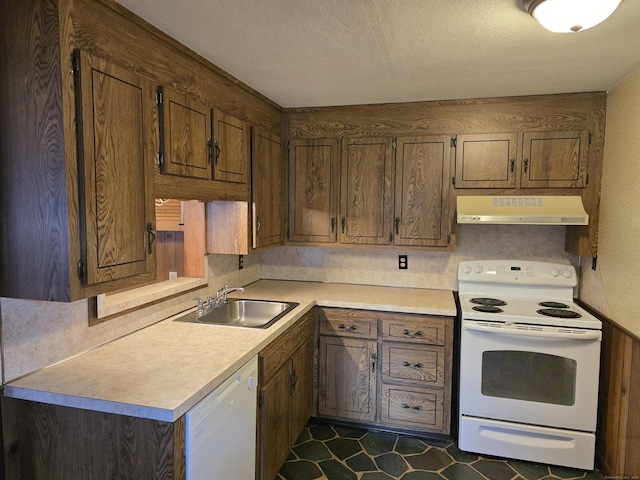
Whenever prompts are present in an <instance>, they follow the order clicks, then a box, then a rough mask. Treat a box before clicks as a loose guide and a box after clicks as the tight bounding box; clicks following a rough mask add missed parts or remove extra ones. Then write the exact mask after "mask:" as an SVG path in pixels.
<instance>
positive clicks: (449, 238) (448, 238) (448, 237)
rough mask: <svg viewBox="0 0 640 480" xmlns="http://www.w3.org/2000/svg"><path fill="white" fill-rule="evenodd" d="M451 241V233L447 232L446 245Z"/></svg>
mask: <svg viewBox="0 0 640 480" xmlns="http://www.w3.org/2000/svg"><path fill="white" fill-rule="evenodd" d="M450 243H451V233H447V245H449V244H450Z"/></svg>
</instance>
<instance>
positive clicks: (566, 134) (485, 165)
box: [455, 130, 589, 189]
mask: <svg viewBox="0 0 640 480" xmlns="http://www.w3.org/2000/svg"><path fill="white" fill-rule="evenodd" d="M518 141H520V146H519V147H518V145H517V142H518ZM588 148H589V132H587V131H586V130H567V131H536V132H524V133H522V134H521V135H520V137H518V134H516V133H502V134H478V135H458V137H457V146H456V174H455V186H456V188H495V189H505V188H507V189H513V188H583V187H585V186H586V183H587V182H586V180H587V155H588ZM518 151H519V154H517V152H518Z"/></svg>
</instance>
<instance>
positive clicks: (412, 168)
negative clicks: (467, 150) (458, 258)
mask: <svg viewBox="0 0 640 480" xmlns="http://www.w3.org/2000/svg"><path fill="white" fill-rule="evenodd" d="M450 178H451V136H449V135H429V136H417V137H398V138H397V146H396V185H395V219H394V228H395V231H394V237H393V243H394V245H417V246H424V247H446V246H447V245H448V244H449V240H450V238H451V237H450V233H451V225H450V223H451V219H450V218H449V204H450V197H449V195H450V185H451V181H450Z"/></svg>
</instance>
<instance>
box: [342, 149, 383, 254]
mask: <svg viewBox="0 0 640 480" xmlns="http://www.w3.org/2000/svg"><path fill="white" fill-rule="evenodd" d="M393 165H394V163H393V147H392V139H391V138H390V137H359V138H344V139H343V140H342V157H341V167H342V170H341V172H342V178H341V185H342V187H341V206H340V212H341V216H340V243H357V244H370V245H388V244H389V243H390V242H391V239H392V236H393V234H392V226H391V222H392V219H391V216H392V211H393V203H392V202H393V197H392V189H393Z"/></svg>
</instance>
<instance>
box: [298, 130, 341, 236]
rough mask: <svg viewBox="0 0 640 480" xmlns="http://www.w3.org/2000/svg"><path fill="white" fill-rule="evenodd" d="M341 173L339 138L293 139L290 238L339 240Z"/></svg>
mask: <svg viewBox="0 0 640 480" xmlns="http://www.w3.org/2000/svg"><path fill="white" fill-rule="evenodd" d="M339 173H340V171H339V167H338V140H336V139H331V138H323V139H315V140H308V139H298V140H291V141H290V143H289V181H290V185H289V209H290V210H289V232H288V235H289V240H290V241H292V242H317V243H335V242H336V239H337V219H336V215H337V211H338V200H337V196H338V193H339V191H338V190H337V188H338V185H339V180H338V178H339Z"/></svg>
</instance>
